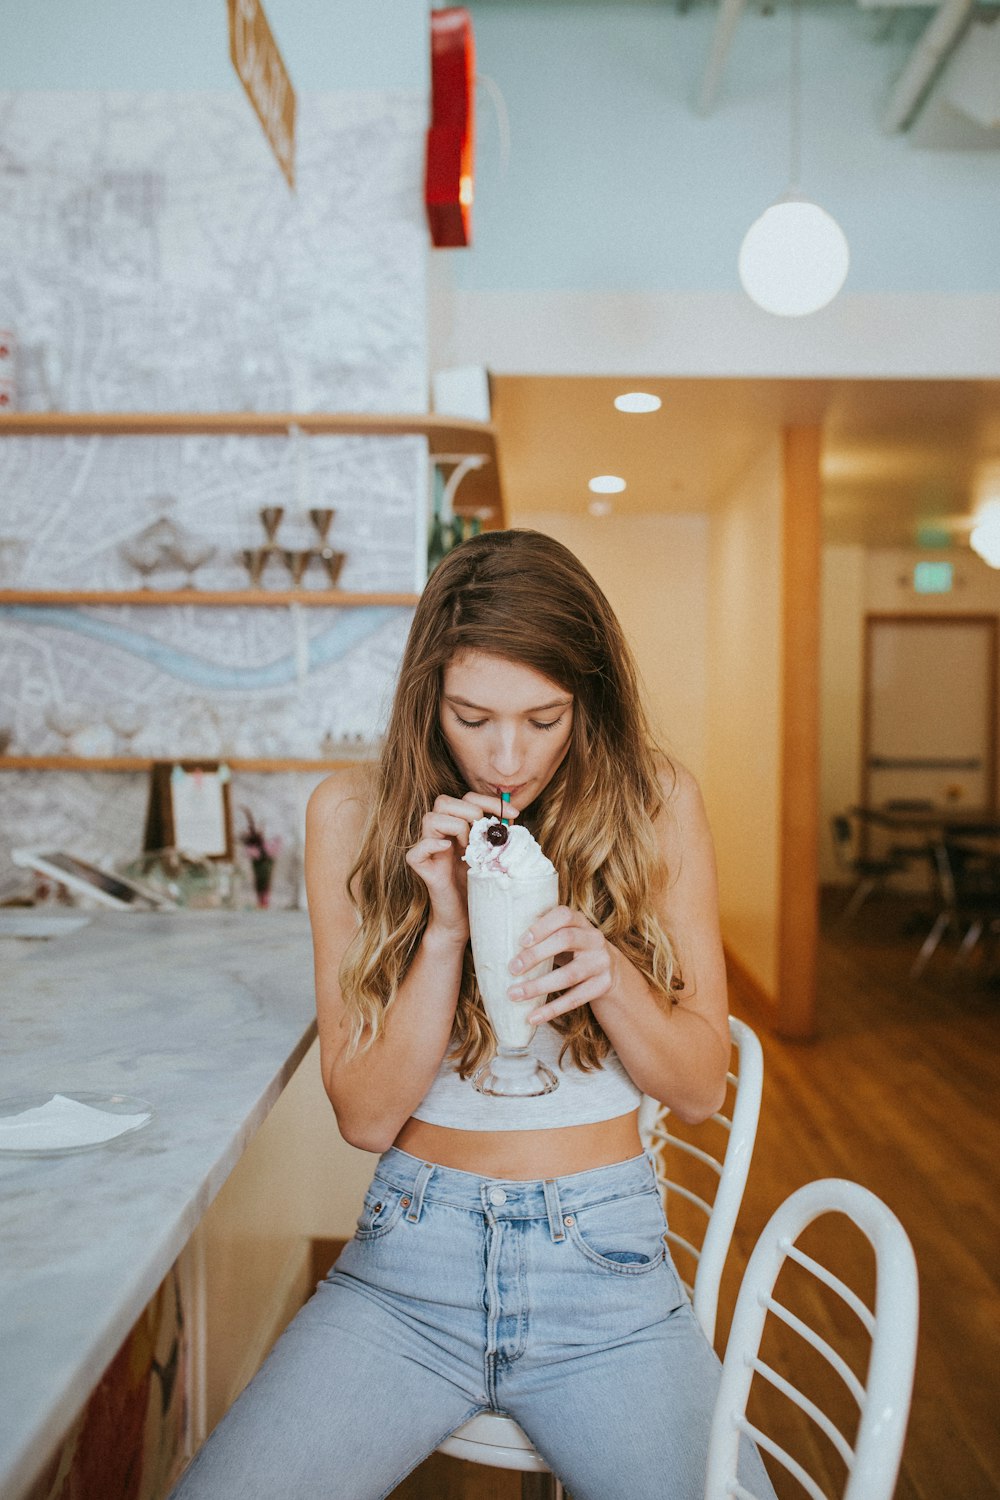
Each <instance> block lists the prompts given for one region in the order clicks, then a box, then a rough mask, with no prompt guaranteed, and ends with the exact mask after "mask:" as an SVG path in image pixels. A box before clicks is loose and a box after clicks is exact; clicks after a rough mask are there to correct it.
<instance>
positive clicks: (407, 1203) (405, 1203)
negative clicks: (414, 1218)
mask: <svg viewBox="0 0 1000 1500" xmlns="http://www.w3.org/2000/svg"><path fill="white" fill-rule="evenodd" d="M399 1206H400V1208H409V1206H410V1200H409V1198H400V1200H399Z"/></svg>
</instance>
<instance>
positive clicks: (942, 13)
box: [882, 0, 974, 133]
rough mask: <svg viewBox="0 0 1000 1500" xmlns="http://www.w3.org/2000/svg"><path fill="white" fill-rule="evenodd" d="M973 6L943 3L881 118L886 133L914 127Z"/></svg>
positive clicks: (951, 0)
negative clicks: (914, 122)
mask: <svg viewBox="0 0 1000 1500" xmlns="http://www.w3.org/2000/svg"><path fill="white" fill-rule="evenodd" d="M973 6H974V0H941V4H940V5H939V6H938V8H937V11H936V14H935V15H934V18H933V19H932V20H930V21H928V23H927V26H926V27H925V29H924V33H923V35H922V36H921V38H920V40H919V42H918V43H917V45H916V47H914V49H913V52H912V53H911V55H910V60H909V62H908V63H907V64H906V67H905V68H904V69H903V72H902V73H901V75H900V77H899V79H898V81H897V83H896V87H895V88H894V89H893V91H892V97H891V98H890V100H889V106H888V108H887V109H886V111H885V114H884V115H883V116H882V128H883V130H885V131H887V132H889V133H891V132H893V131H896V130H905V129H906V127H907V126H908V125H909V124H910V123H911V121H912V120H913V117H914V115H915V114H916V113H917V110H918V109H919V107H920V105H921V104H922V103H923V99H924V95H925V94H926V93H927V90H928V89H929V88H930V86H931V84H932V83H933V81H934V79H935V77H936V76H937V74H938V72H939V70H940V69H941V67H942V65H943V64H944V62H945V60H946V59H947V58H948V57H949V56H950V54H951V53H952V52H953V51H954V49H955V47H956V46H957V44H958V42H959V40H960V38H961V36H962V33H963V32H964V31H965V28H966V26H967V24H968V22H969V18H970V17H971V15H972V10H973Z"/></svg>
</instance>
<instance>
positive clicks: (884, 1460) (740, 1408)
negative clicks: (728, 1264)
mask: <svg viewBox="0 0 1000 1500" xmlns="http://www.w3.org/2000/svg"><path fill="white" fill-rule="evenodd" d="M824 1214H846V1216H847V1217H848V1218H849V1219H850V1220H851V1221H852V1223H853V1224H855V1225H856V1226H857V1228H858V1229H860V1230H861V1232H862V1233H863V1234H864V1235H865V1236H866V1237H867V1239H868V1240H869V1242H870V1244H871V1246H872V1248H873V1249H874V1252H875V1274H876V1288H875V1299H874V1301H875V1306H874V1309H871V1308H869V1307H868V1305H867V1304H866V1303H865V1302H864V1301H862V1299H861V1298H860V1297H859V1296H858V1295H857V1293H856V1292H855V1291H854V1290H852V1289H851V1287H849V1286H848V1285H847V1284H846V1283H845V1282H844V1281H842V1280H841V1279H840V1277H839V1276H837V1275H834V1274H833V1273H832V1272H831V1271H830V1269H829V1268H828V1266H827V1265H826V1264H821V1263H820V1262H819V1261H817V1260H815V1259H813V1257H812V1256H810V1255H806V1254H805V1253H804V1252H803V1251H802V1250H801V1249H800V1248H799V1247H798V1246H797V1245H796V1243H795V1241H796V1240H797V1239H798V1237H799V1235H800V1234H801V1233H802V1232H803V1230H804V1229H805V1228H806V1227H807V1226H808V1225H809V1224H811V1223H812V1222H813V1221H814V1220H815V1219H817V1218H820V1217H821V1216H822V1215H824ZM829 1242H830V1230H829V1229H827V1233H826V1237H825V1240H824V1244H825V1245H829ZM824 1254H826V1252H824ZM787 1261H792V1262H795V1263H796V1264H797V1265H799V1266H801V1267H803V1268H804V1269H805V1270H806V1272H807V1273H809V1275H810V1277H815V1278H816V1281H817V1283H818V1288H817V1289H818V1290H820V1291H821V1290H822V1289H823V1288H826V1289H827V1291H829V1292H832V1293H834V1294H835V1299H836V1300H835V1305H834V1306H833V1307H831V1308H830V1309H829V1313H830V1316H829V1322H830V1324H831V1326H832V1327H834V1328H839V1327H840V1325H841V1324H842V1322H843V1309H844V1306H846V1307H847V1308H848V1309H849V1310H850V1312H851V1313H852V1314H853V1315H854V1318H855V1319H857V1320H858V1323H859V1324H860V1327H861V1329H862V1330H863V1332H864V1334H866V1335H867V1337H868V1338H869V1339H870V1355H869V1359H868V1370H867V1377H866V1379H865V1380H864V1381H863V1382H862V1381H861V1380H860V1379H859V1378H858V1376H857V1375H856V1374H855V1373H854V1371H853V1370H852V1369H851V1366H850V1365H849V1364H848V1363H847V1361H846V1360H845V1359H844V1357H843V1356H842V1354H841V1353H839V1352H838V1351H837V1350H836V1349H834V1348H833V1347H831V1345H830V1344H829V1343H828V1342H827V1341H826V1339H825V1338H823V1337H822V1336H821V1335H820V1334H819V1333H818V1332H817V1331H816V1330H815V1328H813V1327H812V1326H810V1325H809V1324H807V1323H806V1322H804V1321H803V1320H802V1319H801V1318H799V1317H797V1316H796V1315H795V1314H794V1313H792V1312H791V1311H790V1310H789V1309H788V1308H787V1307H785V1306H784V1305H783V1304H782V1303H781V1302H779V1301H777V1300H776V1298H775V1297H774V1287H775V1282H776V1281H777V1279H778V1275H779V1272H780V1271H781V1270H782V1268H783V1267H784V1266H785V1264H786V1262H787ZM828 1300H830V1301H833V1300H834V1299H828ZM917 1304H918V1291H917V1267H916V1261H915V1259H914V1255H913V1247H912V1246H911V1244H910V1241H909V1239H908V1238H907V1235H906V1231H905V1230H904V1229H903V1227H902V1225H901V1224H900V1222H899V1220H898V1219H897V1218H896V1216H895V1214H893V1213H892V1212H891V1210H890V1209H888V1208H887V1207H886V1205H885V1204H884V1203H883V1202H882V1201H881V1200H880V1199H879V1198H876V1197H875V1195H874V1194H873V1193H870V1192H869V1191H868V1189H867V1188H863V1187H860V1186H859V1185H858V1184H857V1183H855V1182H845V1181H843V1180H841V1179H837V1178H827V1179H824V1180H822V1181H820V1182H810V1183H807V1184H806V1186H805V1187H802V1188H799V1190H798V1191H797V1192H795V1193H793V1194H792V1195H791V1197H790V1198H788V1199H786V1200H785V1202H784V1203H783V1204H782V1205H781V1207H780V1208H779V1209H778V1210H777V1212H776V1213H775V1214H773V1215H772V1217H771V1219H770V1220H769V1221H768V1223H767V1224H766V1225H765V1227H764V1230H763V1232H762V1234H761V1236H760V1239H759V1240H758V1241H757V1244H756V1246H755V1248H754V1251H753V1254H752V1255H751V1257H750V1260H749V1262H748V1264H747V1268H746V1271H745V1273H744V1276H743V1281H742V1284H741V1286H740V1291H739V1296H738V1298H737V1301H736V1310H735V1312H734V1314H733V1322H732V1327H731V1329H730V1332H729V1342H728V1344H727V1347H726V1357H725V1360H724V1361H723V1367H722V1383H721V1385H720V1387H719V1394H718V1399H717V1401H716V1406H715V1415H714V1418H713V1422H712V1433H711V1438H710V1441H709V1458H708V1474H707V1477H706V1484H705V1500H733V1497H734V1496H735V1497H738V1500H754V1497H753V1496H752V1495H751V1494H750V1492H749V1491H747V1490H746V1489H744V1488H743V1487H742V1486H741V1485H740V1484H739V1483H738V1481H737V1479H736V1472H737V1469H736V1464H737V1452H738V1449H739V1441H740V1435H741V1434H742V1433H745V1434H747V1435H748V1436H749V1437H751V1438H753V1440H754V1441H755V1442H756V1443H757V1445H758V1447H759V1448H760V1449H761V1451H762V1452H764V1453H768V1454H771V1455H772V1457H773V1458H775V1459H777V1461H778V1462H779V1463H781V1464H782V1465H783V1467H784V1468H786V1469H787V1470H788V1471H789V1472H790V1473H791V1474H792V1475H794V1477H795V1478H796V1479H797V1480H798V1482H799V1484H800V1485H801V1486H802V1488H803V1490H804V1491H805V1492H806V1494H807V1495H809V1496H811V1497H812V1500H829V1497H828V1495H827V1492H826V1491H825V1490H824V1489H821V1488H820V1486H819V1484H818V1483H817V1482H816V1480H815V1478H814V1477H813V1475H812V1474H811V1473H809V1472H808V1471H807V1470H806V1469H805V1468H804V1467H803V1466H802V1465H801V1464H800V1463H799V1462H797V1460H796V1459H794V1458H793V1457H792V1456H791V1455H790V1454H789V1453H788V1452H787V1451H786V1450H785V1449H784V1448H782V1447H781V1446H780V1444H779V1443H777V1442H776V1441H775V1440H774V1439H773V1438H772V1437H770V1436H769V1435H768V1434H767V1433H766V1432H764V1431H763V1430H762V1429H761V1428H760V1427H758V1426H756V1425H755V1424H754V1423H753V1422H751V1421H749V1420H748V1418H747V1415H746V1413H747V1400H748V1397H749V1394H750V1388H751V1385H752V1383H753V1381H754V1379H755V1378H756V1377H760V1378H761V1379H762V1380H764V1381H767V1382H768V1383H769V1384H770V1385H772V1386H774V1387H775V1388H776V1389H777V1390H779V1391H781V1392H782V1393H783V1394H784V1396H786V1397H787V1398H788V1399H789V1400H790V1401H792V1402H794V1403H795V1405H796V1406H798V1407H799V1408H800V1409H801V1410H802V1411H804V1412H805V1413H806V1414H807V1416H809V1417H810V1418H811V1419H812V1421H813V1422H814V1423H815V1424H816V1425H817V1426H818V1427H819V1429H820V1430H821V1432H823V1433H824V1434H825V1435H826V1437H827V1439H828V1440H829V1441H830V1443H832V1445H833V1447H834V1448H835V1449H836V1451H837V1452H838V1453H839V1454H840V1457H841V1459H842V1460H843V1462H844V1464H845V1465H846V1469H847V1478H846V1483H845V1487H844V1488H843V1490H842V1491H841V1492H840V1495H841V1500H891V1497H892V1493H893V1490H894V1489H895V1485H896V1476H897V1474H898V1472H899V1462H900V1458H901V1455H902V1451H903V1439H904V1437H905V1435H906V1423H907V1418H908V1415H909V1410H910V1397H911V1394H912V1389H913V1370H914V1364H915V1362H916V1348H917ZM774 1319H777V1320H779V1321H780V1324H782V1325H784V1328H790V1329H792V1330H793V1331H794V1333H795V1334H796V1335H798V1338H797V1339H795V1340H793V1341H792V1345H791V1347H792V1348H801V1349H802V1352H803V1354H804V1355H806V1354H808V1350H806V1349H805V1348H804V1345H803V1343H802V1342H801V1341H804V1344H807V1345H809V1346H811V1349H812V1350H815V1351H816V1352H817V1353H818V1354H820V1355H821V1356H822V1359H823V1361H824V1362H825V1364H824V1366H823V1368H824V1369H826V1367H827V1366H829V1368H830V1369H832V1370H833V1371H834V1372H835V1374H836V1375H837V1376H838V1377H839V1379H840V1380H841V1381H842V1382H843V1383H844V1385H845V1386H846V1387H847V1390H848V1391H849V1392H850V1395H851V1397H852V1398H853V1401H854V1403H855V1404H856V1405H857V1408H858V1411H859V1413H860V1417H859V1420H858V1423H857V1430H856V1432H855V1434H854V1439H853V1443H852V1442H851V1441H849V1440H848V1438H847V1437H845V1436H844V1434H843V1432H841V1430H840V1429H839V1428H838V1427H837V1426H836V1425H835V1424H834V1423H833V1422H832V1421H831V1419H830V1418H829V1416H828V1415H827V1414H826V1412H824V1411H823V1410H822V1409H821V1408H820V1407H819V1406H818V1405H817V1404H816V1403H815V1402H813V1401H812V1400H810V1399H809V1398H808V1397H807V1396H806V1395H805V1394H804V1393H803V1392H802V1391H801V1389H800V1388H799V1386H798V1385H797V1384H796V1379H797V1377H796V1374H795V1372H794V1371H790V1370H785V1371H784V1372H780V1371H778V1370H776V1369H774V1368H773V1367H772V1366H771V1365H770V1364H768V1363H766V1362H765V1361H764V1360H763V1359H762V1358H761V1356H760V1348H761V1340H762V1337H763V1334H764V1330H765V1326H766V1325H767V1324H768V1323H769V1322H773V1320H774ZM823 1321H824V1324H825V1323H826V1321H827V1319H826V1318H825V1317H824V1320H823ZM784 1328H783V1329H782V1331H784ZM827 1374H828V1371H827Z"/></svg>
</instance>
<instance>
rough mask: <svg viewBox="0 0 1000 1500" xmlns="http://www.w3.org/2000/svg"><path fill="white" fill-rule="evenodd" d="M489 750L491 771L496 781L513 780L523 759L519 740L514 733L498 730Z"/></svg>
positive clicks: (512, 731)
mask: <svg viewBox="0 0 1000 1500" xmlns="http://www.w3.org/2000/svg"><path fill="white" fill-rule="evenodd" d="M490 748H491V750H492V755H491V757H490V758H491V760H492V762H493V769H494V771H495V772H496V773H497V780H498V781H506V780H511V779H513V777H514V773H515V772H516V771H517V770H518V768H519V767H520V765H521V761H522V758H523V756H522V750H521V744H520V739H519V737H518V735H517V733H516V731H514V730H510V731H507V732H504V731H503V730H498V731H497V734H496V736H495V738H494V741H493V744H492V746H491V747H490Z"/></svg>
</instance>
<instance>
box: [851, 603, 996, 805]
mask: <svg viewBox="0 0 1000 1500" xmlns="http://www.w3.org/2000/svg"><path fill="white" fill-rule="evenodd" d="M876 625H985V626H986V629H987V632H988V636H989V664H988V667H987V672H988V684H987V691H988V693H989V699H988V701H989V702H990V703H991V704H993V705H994V710H993V712H992V713H991V714H990V715H989V718H988V723H987V735H988V738H987V743H986V781H987V795H986V806H987V807H988V808H990V810H991V811H994V812H995V811H996V806H997V715H996V702H997V683H998V661H1000V622H998V620H997V616H996V615H991V614H986V613H984V612H982V611H975V612H970V613H969V614H962V613H961V612H960V611H949V612H948V613H947V614H946V613H944V612H940V613H939V612H937V611H934V612H931V611H930V610H928V611H926V612H923V611H921V612H920V613H917V612H907V613H898V612H894V611H882V610H871V611H869V612H868V613H866V614H865V643H864V655H863V665H862V668H861V803H862V805H863V806H865V807H867V805H868V798H869V793H870V790H871V781H870V772H869V767H868V758H869V754H870V750H871V718H872V703H871V699H872V650H873V641H874V636H875V631H874V627H875V626H876Z"/></svg>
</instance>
